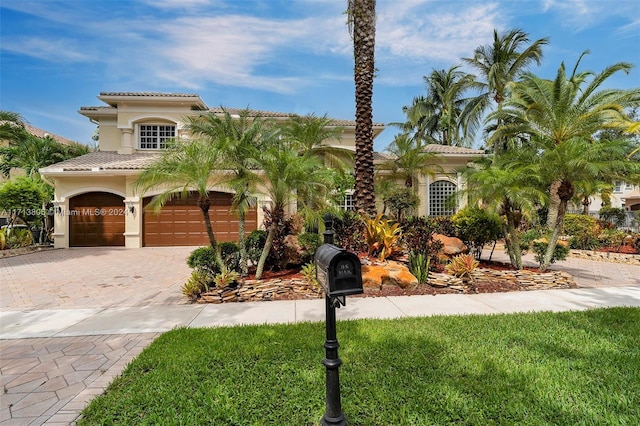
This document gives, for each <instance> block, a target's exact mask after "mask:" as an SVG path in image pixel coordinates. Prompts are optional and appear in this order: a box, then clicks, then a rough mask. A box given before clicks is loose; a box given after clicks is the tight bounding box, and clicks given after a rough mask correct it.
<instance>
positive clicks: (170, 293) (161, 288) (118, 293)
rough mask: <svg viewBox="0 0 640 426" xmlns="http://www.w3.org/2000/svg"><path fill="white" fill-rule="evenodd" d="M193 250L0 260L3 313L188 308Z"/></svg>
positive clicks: (70, 252) (94, 251)
mask: <svg viewBox="0 0 640 426" xmlns="http://www.w3.org/2000/svg"><path fill="white" fill-rule="evenodd" d="M193 250H194V247H157V248H156V247H147V248H141V249H124V248H108V247H96V248H93V247H86V248H72V249H58V250H46V251H42V252H38V253H30V254H25V255H20V256H14V257H9V258H4V259H0V280H1V281H2V286H1V288H0V309H2V310H3V311H9V310H36V309H57V308H108V307H116V306H147V305H175V304H184V303H187V300H186V298H185V297H183V296H182V293H181V291H180V288H181V287H182V285H183V284H184V283H185V282H186V280H187V279H188V277H189V275H190V270H189V267H188V266H187V264H186V259H187V256H189V253H191V251H193Z"/></svg>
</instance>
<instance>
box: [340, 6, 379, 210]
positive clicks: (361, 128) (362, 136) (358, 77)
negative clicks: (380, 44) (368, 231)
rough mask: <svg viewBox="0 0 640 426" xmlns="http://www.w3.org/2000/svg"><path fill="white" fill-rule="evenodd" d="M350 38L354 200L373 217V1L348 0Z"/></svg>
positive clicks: (374, 14)
mask: <svg viewBox="0 0 640 426" xmlns="http://www.w3.org/2000/svg"><path fill="white" fill-rule="evenodd" d="M347 13H348V16H349V28H350V30H351V33H352V36H353V56H354V68H353V75H354V81H355V86H356V91H355V98H356V155H355V177H356V183H355V201H356V208H357V209H358V211H360V212H361V213H364V214H367V215H369V216H372V217H373V216H375V213H376V194H375V191H374V187H373V184H374V169H373V108H372V98H373V78H374V73H375V65H374V53H375V39H376V1H375V0H348V7H347Z"/></svg>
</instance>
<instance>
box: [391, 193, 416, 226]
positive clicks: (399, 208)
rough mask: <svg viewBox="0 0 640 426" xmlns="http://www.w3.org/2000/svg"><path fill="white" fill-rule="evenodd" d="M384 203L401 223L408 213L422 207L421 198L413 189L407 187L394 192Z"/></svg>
mask: <svg viewBox="0 0 640 426" xmlns="http://www.w3.org/2000/svg"><path fill="white" fill-rule="evenodd" d="M383 201H384V203H385V204H386V205H387V206H388V207H389V210H391V214H392V215H393V216H394V217H395V218H396V220H398V221H401V220H402V219H403V218H404V217H405V215H406V213H411V212H413V211H414V210H415V209H416V208H417V207H418V205H420V197H418V195H417V194H416V193H415V192H414V191H413V189H412V188H406V187H402V188H398V189H394V190H392V191H391V192H389V194H387V196H386V197H384V200H383Z"/></svg>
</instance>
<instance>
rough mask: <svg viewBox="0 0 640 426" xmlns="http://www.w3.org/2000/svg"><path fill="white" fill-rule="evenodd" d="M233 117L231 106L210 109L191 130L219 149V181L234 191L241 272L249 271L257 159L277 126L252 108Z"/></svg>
mask: <svg viewBox="0 0 640 426" xmlns="http://www.w3.org/2000/svg"><path fill="white" fill-rule="evenodd" d="M234 115H237V117H234V116H233V115H232V114H231V113H230V112H229V111H228V110H226V109H224V108H223V110H222V114H216V113H214V112H208V113H206V114H203V115H200V116H197V117H190V118H189V120H188V122H187V128H188V129H189V131H190V132H191V133H192V134H193V135H196V136H198V137H201V138H204V139H205V140H207V141H208V142H209V143H210V145H211V147H212V148H213V149H215V150H216V151H217V155H218V160H219V162H220V167H221V168H222V169H223V170H225V174H224V175H223V176H222V177H221V178H220V181H219V182H220V184H221V185H224V186H227V187H229V188H230V189H231V190H233V191H234V196H233V205H232V207H233V208H234V209H235V210H236V212H237V214H238V246H239V252H240V273H241V274H242V276H246V275H247V274H248V270H249V268H248V262H247V249H246V242H245V241H246V231H245V229H246V214H247V212H248V210H249V209H250V208H251V207H255V205H256V191H257V189H256V188H257V185H258V184H259V182H260V181H261V180H260V177H259V176H258V175H257V173H256V168H257V164H258V162H257V160H256V158H258V157H259V156H260V154H261V152H262V150H263V149H265V147H266V145H267V144H268V143H270V140H269V139H270V138H273V137H275V130H276V129H275V127H274V126H273V125H272V123H271V122H269V121H266V120H264V119H263V118H261V117H251V114H250V111H249V110H248V109H244V110H241V111H238V112H237V114H234Z"/></svg>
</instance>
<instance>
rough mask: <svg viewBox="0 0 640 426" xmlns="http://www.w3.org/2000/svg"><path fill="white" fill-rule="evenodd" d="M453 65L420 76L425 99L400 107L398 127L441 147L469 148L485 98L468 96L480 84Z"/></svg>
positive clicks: (420, 98)
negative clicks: (401, 118) (402, 118)
mask: <svg viewBox="0 0 640 426" xmlns="http://www.w3.org/2000/svg"><path fill="white" fill-rule="evenodd" d="M459 68H460V67H459V66H453V67H451V68H449V69H448V70H433V71H432V72H431V74H430V75H429V76H425V77H424V81H425V83H426V86H427V93H426V95H425V96H418V97H416V98H414V99H413V102H412V104H411V106H405V107H403V108H402V110H403V112H404V113H405V114H406V115H407V121H406V122H405V123H404V124H402V125H401V127H402V128H403V130H404V131H405V132H407V131H410V132H412V133H413V135H414V137H415V138H419V139H420V140H422V141H425V142H431V141H433V142H435V143H438V144H441V145H451V146H470V145H471V144H472V143H473V140H474V136H475V133H476V131H477V129H478V127H479V125H480V118H481V115H482V112H483V110H484V108H485V106H486V97H483V96H475V97H469V96H468V95H469V92H470V91H472V90H474V89H479V88H481V87H482V85H481V84H480V83H478V82H476V81H475V77H474V76H473V75H471V74H467V73H465V72H462V71H460V70H459Z"/></svg>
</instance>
